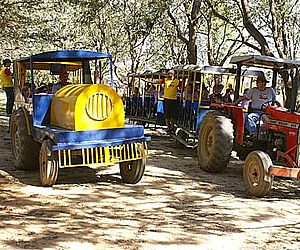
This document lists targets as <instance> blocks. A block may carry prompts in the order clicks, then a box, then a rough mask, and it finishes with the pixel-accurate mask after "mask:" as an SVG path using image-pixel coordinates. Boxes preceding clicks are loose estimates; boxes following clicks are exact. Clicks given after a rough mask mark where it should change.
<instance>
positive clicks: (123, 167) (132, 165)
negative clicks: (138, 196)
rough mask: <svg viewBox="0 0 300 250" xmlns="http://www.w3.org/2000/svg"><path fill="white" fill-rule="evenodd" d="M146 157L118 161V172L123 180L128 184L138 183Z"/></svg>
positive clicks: (143, 169)
mask: <svg viewBox="0 0 300 250" xmlns="http://www.w3.org/2000/svg"><path fill="white" fill-rule="evenodd" d="M145 165H146V159H145V158H143V159H139V160H133V161H127V162H120V174H121V177H122V180H123V182H125V183H129V184H136V183H138V182H139V181H140V180H141V179H142V177H143V174H144V171H145Z"/></svg>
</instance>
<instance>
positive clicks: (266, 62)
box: [230, 55, 300, 70]
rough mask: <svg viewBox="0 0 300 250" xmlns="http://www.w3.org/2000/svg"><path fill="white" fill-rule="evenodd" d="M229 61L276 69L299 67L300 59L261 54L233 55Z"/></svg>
mask: <svg viewBox="0 0 300 250" xmlns="http://www.w3.org/2000/svg"><path fill="white" fill-rule="evenodd" d="M230 63H233V64H239V65H245V66H249V67H250V66H254V67H261V68H268V69H277V70H282V69H291V68H295V67H300V60H289V59H283V58H275V57H272V56H262V55H244V56H233V57H232V58H231V60H230Z"/></svg>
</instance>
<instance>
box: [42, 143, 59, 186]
mask: <svg viewBox="0 0 300 250" xmlns="http://www.w3.org/2000/svg"><path fill="white" fill-rule="evenodd" d="M52 146H53V142H52V141H51V140H49V139H48V140H45V141H43V143H42V146H41V149H40V156H39V165H40V179H41V184H42V186H44V187H51V186H52V185H54V184H55V182H56V180H57V176H58V161H57V157H56V153H55V152H53V151H52Z"/></svg>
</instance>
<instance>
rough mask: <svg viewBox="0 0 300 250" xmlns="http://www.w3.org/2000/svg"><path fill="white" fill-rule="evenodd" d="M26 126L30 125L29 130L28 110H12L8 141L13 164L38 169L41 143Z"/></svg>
mask: <svg viewBox="0 0 300 250" xmlns="http://www.w3.org/2000/svg"><path fill="white" fill-rule="evenodd" d="M27 124H28V125H27ZM27 126H29V127H30V132H31V127H32V118H31V116H29V114H28V112H27V111H26V110H25V109H18V110H16V111H14V112H13V113H12V115H11V120H10V142H11V149H12V154H13V158H14V165H15V167H16V168H17V169H22V170H31V169H38V166H39V150H40V147H41V144H40V143H38V142H35V141H34V140H33V137H32V135H31V134H29V133H28V132H29V131H28V128H27Z"/></svg>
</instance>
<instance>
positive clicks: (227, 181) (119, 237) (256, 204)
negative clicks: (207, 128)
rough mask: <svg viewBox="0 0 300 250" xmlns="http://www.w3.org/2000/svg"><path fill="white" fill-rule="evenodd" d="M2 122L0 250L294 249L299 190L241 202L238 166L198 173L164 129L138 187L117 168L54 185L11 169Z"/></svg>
mask: <svg viewBox="0 0 300 250" xmlns="http://www.w3.org/2000/svg"><path fill="white" fill-rule="evenodd" d="M1 112H2V113H1V114H0V116H1V117H0V118H1V123H0V163H1V164H0V249H295V250H296V249H297V250H298V249H300V212H299V208H300V201H299V197H300V191H299V187H300V182H299V181H298V180H290V179H276V181H275V185H274V187H273V191H272V193H271V194H270V195H269V196H268V197H266V198H261V199H254V198H251V197H249V196H248V195H247V194H246V193H245V191H244V186H243V181H242V162H240V161H237V160H235V159H232V161H231V163H230V165H229V167H228V169H227V170H226V171H225V172H224V173H222V174H208V173H205V172H202V171H200V170H199V168H198V166H197V160H196V155H195V152H194V151H192V150H186V149H183V148H178V147H176V144H175V142H174V141H172V140H170V138H169V137H168V136H167V135H166V134H165V132H164V131H162V130H160V129H159V130H157V131H153V130H150V129H147V130H146V133H147V134H149V135H151V136H152V142H151V143H150V145H149V148H150V153H151V156H150V158H149V159H148V162H147V168H146V172H145V175H144V177H143V179H142V180H141V182H140V183H138V184H136V185H126V184H123V183H122V182H121V179H120V175H119V169H118V166H114V167H111V168H98V169H91V168H88V167H85V168H73V169H61V170H60V173H59V179H58V184H57V185H55V186H54V187H52V188H42V187H40V186H39V173H38V172H24V171H20V170H15V169H14V167H13V163H12V156H11V152H10V143H9V140H7V139H8V134H7V128H8V127H7V123H8V119H7V117H5V116H4V115H3V110H1Z"/></svg>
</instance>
